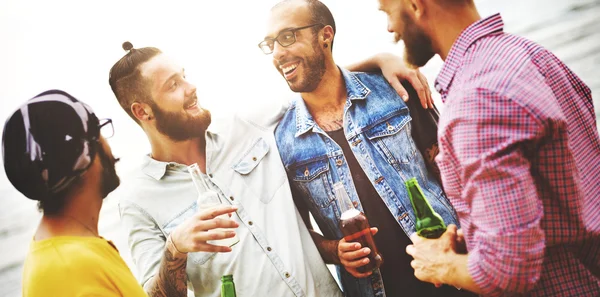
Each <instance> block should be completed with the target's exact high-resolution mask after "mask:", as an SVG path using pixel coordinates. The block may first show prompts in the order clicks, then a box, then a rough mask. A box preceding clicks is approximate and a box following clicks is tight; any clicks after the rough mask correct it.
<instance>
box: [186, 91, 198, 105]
mask: <svg viewBox="0 0 600 297" xmlns="http://www.w3.org/2000/svg"><path fill="white" fill-rule="evenodd" d="M197 100H198V95H197V94H196V92H194V94H192V96H190V97H189V99H187V100H185V101H184V102H183V106H184V107H185V106H190V105H192V104H193V103H194V102H195V101H197Z"/></svg>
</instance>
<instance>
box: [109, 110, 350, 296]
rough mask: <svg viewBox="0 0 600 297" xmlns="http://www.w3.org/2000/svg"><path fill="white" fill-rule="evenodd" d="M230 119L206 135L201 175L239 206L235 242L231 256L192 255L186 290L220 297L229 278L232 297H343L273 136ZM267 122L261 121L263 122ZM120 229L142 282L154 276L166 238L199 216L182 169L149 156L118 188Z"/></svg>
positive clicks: (271, 124)
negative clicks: (234, 295)
mask: <svg viewBox="0 0 600 297" xmlns="http://www.w3.org/2000/svg"><path fill="white" fill-rule="evenodd" d="M257 122H259V121H253V120H249V119H246V118H241V117H237V116H236V117H234V119H233V120H230V121H227V122H216V123H213V124H212V125H211V126H210V127H209V131H208V132H207V134H206V142H207V143H206V171H207V175H208V177H209V179H210V181H211V182H212V185H211V186H212V187H214V188H215V189H216V190H217V191H218V192H219V193H220V195H221V199H222V201H223V202H224V203H231V204H233V205H236V206H238V211H237V215H234V216H233V218H234V219H235V220H236V221H237V222H238V223H239V224H240V226H239V227H238V228H237V229H236V232H237V234H238V236H239V238H240V242H239V243H238V244H236V245H234V246H233V247H232V249H233V251H232V252H230V253H216V254H213V253H190V254H189V255H188V260H187V270H186V272H187V276H188V288H189V289H190V290H192V291H194V294H195V296H203V297H208V296H211V297H218V296H220V285H221V283H220V279H221V276H223V275H227V274H232V275H233V279H234V282H235V286H236V291H237V296H239V297H245V296H277V297H284V296H290V297H291V296H324V297H336V296H342V293H341V291H340V289H339V287H338V285H337V283H336V282H335V280H334V279H333V277H332V275H331V273H330V272H329V270H328V269H327V267H326V265H325V263H324V262H323V260H322V258H321V256H320V255H319V252H318V250H317V248H316V246H315V245H314V243H313V240H312V238H311V236H310V234H309V232H308V230H307V228H306V226H305V224H304V222H303V221H302V218H301V217H300V215H299V214H298V211H297V210H296V207H295V205H294V202H293V200H292V195H291V192H290V187H289V185H288V182H287V178H286V173H285V169H284V167H283V165H282V164H281V160H280V157H279V152H278V151H277V146H276V145H275V139H274V136H273V130H274V128H275V124H276V121H270V120H267V121H266V122H267V123H265V124H260V123H257ZM263 122H265V121H263ZM119 194H120V203H119V210H120V214H121V222H122V224H123V225H124V227H125V229H126V233H127V235H128V241H129V248H130V250H131V254H132V257H133V260H134V262H135V265H136V268H137V275H138V276H139V280H140V283H141V284H142V285H146V284H147V283H148V280H149V279H150V278H151V277H152V276H154V275H155V274H156V273H157V272H158V269H159V265H160V261H161V258H162V257H163V254H164V248H165V242H166V238H167V236H168V235H169V234H170V232H171V231H173V229H174V228H175V227H176V226H178V225H179V224H181V223H182V222H183V221H185V220H186V219H187V218H189V217H191V216H192V215H193V214H194V213H196V212H197V211H198V209H197V205H196V198H197V197H198V193H197V192H196V189H195V187H194V185H193V183H192V181H191V176H190V175H189V173H188V172H187V166H185V165H182V164H176V163H166V162H159V161H156V160H153V159H151V158H150V157H147V158H146V159H145V161H144V164H142V166H141V168H139V170H136V171H134V173H133V175H132V176H127V177H123V182H122V188H121V189H119Z"/></svg>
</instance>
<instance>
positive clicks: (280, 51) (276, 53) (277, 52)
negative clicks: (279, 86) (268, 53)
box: [273, 42, 287, 61]
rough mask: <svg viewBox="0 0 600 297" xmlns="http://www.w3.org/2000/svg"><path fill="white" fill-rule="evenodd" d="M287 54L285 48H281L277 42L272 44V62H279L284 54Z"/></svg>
mask: <svg viewBox="0 0 600 297" xmlns="http://www.w3.org/2000/svg"><path fill="white" fill-rule="evenodd" d="M286 53H287V48H285V47H283V46H281V44H279V42H275V43H273V59H274V60H277V61H278V60H281V58H283V57H285V54H286Z"/></svg>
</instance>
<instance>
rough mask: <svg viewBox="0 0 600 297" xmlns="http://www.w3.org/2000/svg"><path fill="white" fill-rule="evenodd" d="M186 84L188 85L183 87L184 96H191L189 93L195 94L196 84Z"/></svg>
mask: <svg viewBox="0 0 600 297" xmlns="http://www.w3.org/2000/svg"><path fill="white" fill-rule="evenodd" d="M187 85H188V86H187V88H186V89H185V95H186V96H191V95H193V94H195V93H196V86H195V85H194V84H192V83H189V82H188V83H187Z"/></svg>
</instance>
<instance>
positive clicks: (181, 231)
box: [171, 205, 239, 253]
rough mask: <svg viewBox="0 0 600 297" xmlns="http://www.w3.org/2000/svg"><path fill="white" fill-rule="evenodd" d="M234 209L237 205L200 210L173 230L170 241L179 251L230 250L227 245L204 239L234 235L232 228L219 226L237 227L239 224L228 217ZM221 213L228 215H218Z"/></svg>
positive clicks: (222, 251)
mask: <svg viewBox="0 0 600 297" xmlns="http://www.w3.org/2000/svg"><path fill="white" fill-rule="evenodd" d="M236 210H237V206H229V205H219V206H216V207H213V208H210V209H207V210H204V211H200V212H198V213H197V214H195V215H194V216H193V217H191V218H189V219H187V220H186V221H185V222H183V223H182V224H181V225H179V226H177V227H176V228H175V230H173V232H172V233H171V241H172V242H173V244H174V245H175V248H176V249H177V250H178V251H179V252H181V253H189V252H221V253H225V252H230V251H231V248H230V247H228V246H218V245H212V244H209V243H207V242H206V241H209V240H219V239H225V238H231V237H234V236H235V231H234V230H224V229H221V228H237V227H238V226H239V224H238V223H237V222H236V221H234V220H232V219H230V218H229V217H231V214H232V213H234V212H235V211H236ZM222 215H228V216H227V218H225V217H224V216H223V217H220V216H222ZM215 229H219V230H215Z"/></svg>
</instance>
